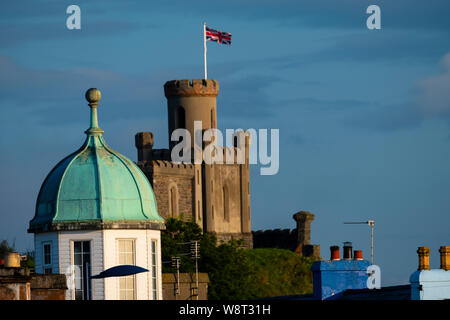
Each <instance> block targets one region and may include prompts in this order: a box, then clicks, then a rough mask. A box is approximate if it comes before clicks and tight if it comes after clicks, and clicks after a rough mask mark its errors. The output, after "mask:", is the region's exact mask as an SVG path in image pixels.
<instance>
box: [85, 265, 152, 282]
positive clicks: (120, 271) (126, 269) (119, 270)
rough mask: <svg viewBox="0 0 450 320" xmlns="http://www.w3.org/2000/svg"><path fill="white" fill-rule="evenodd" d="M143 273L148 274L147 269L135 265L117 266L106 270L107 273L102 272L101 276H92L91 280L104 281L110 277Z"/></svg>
mask: <svg viewBox="0 0 450 320" xmlns="http://www.w3.org/2000/svg"><path fill="white" fill-rule="evenodd" d="M141 272H148V270H147V269H145V268H141V267H138V266H133V265H121V266H115V267H112V268H109V269H106V270H105V271H102V272H100V273H99V274H97V275H95V276H91V277H90V278H91V279H102V278H109V277H122V276H129V275H132V274H136V273H141Z"/></svg>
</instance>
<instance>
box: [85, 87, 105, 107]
mask: <svg viewBox="0 0 450 320" xmlns="http://www.w3.org/2000/svg"><path fill="white" fill-rule="evenodd" d="M101 98H102V94H101V92H100V90H98V89H97V88H90V89H89V90H88V91H86V100H87V101H88V102H89V103H98V102H99V101H100V99H101Z"/></svg>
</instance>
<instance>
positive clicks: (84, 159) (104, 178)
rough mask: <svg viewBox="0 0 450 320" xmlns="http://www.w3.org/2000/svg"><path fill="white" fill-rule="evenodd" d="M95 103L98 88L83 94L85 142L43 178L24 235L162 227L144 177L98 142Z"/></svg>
mask: <svg viewBox="0 0 450 320" xmlns="http://www.w3.org/2000/svg"><path fill="white" fill-rule="evenodd" d="M100 98H101V94H100V91H99V90H97V89H89V90H88V91H87V92H86V99H87V101H88V102H89V107H90V109H91V125H90V128H89V129H87V130H86V131H85V133H86V135H87V137H86V140H85V142H84V144H83V146H82V147H81V148H80V149H79V150H77V151H76V152H74V153H72V154H71V155H69V156H67V157H66V158H64V159H63V160H61V161H60V162H59V163H58V164H57V165H56V166H55V167H54V168H53V169H52V170H51V171H50V173H49V174H48V176H47V177H46V179H45V181H44V183H43V184H42V187H41V189H40V192H39V196H38V199H37V203H36V212H35V216H34V218H33V220H31V221H30V229H29V232H34V233H39V232H48V231H57V230H83V229H130V228H132V229H162V228H164V220H163V218H161V217H160V216H159V214H158V210H157V205H156V199H155V195H154V193H153V190H152V187H151V185H150V183H149V181H148V180H147V178H146V176H145V175H144V173H143V172H142V171H141V170H140V169H139V168H138V166H137V165H136V164H135V163H134V162H133V161H131V160H129V159H128V158H127V157H125V156H123V155H121V154H120V153H118V152H116V151H114V150H113V149H111V148H110V147H109V146H108V145H107V144H106V142H105V140H104V139H103V135H102V134H103V130H102V129H100V128H99V127H98V121H97V106H98V102H99V100H100Z"/></svg>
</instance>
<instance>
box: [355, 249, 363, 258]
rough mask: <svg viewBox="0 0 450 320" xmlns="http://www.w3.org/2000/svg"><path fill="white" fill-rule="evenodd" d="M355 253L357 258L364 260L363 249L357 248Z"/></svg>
mask: <svg viewBox="0 0 450 320" xmlns="http://www.w3.org/2000/svg"><path fill="white" fill-rule="evenodd" d="M354 253H355V254H354V259H355V260H363V254H362V250H355V251H354Z"/></svg>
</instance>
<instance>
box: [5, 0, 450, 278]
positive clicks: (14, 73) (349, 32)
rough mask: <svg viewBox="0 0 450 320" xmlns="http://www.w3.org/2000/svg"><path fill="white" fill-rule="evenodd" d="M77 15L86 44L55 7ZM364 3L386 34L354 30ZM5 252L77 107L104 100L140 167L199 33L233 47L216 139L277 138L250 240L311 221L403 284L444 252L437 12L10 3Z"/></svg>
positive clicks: (255, 197) (446, 136)
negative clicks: (424, 256) (141, 146)
mask: <svg viewBox="0 0 450 320" xmlns="http://www.w3.org/2000/svg"><path fill="white" fill-rule="evenodd" d="M71 4H77V5H79V6H80V8H81V20H82V21H81V30H72V31H70V30H68V29H67V28H66V18H67V16H68V15H67V14H66V8H67V7H68V6H69V5H71ZM370 4H377V5H379V6H380V8H381V24H382V29H381V30H368V29H367V28H366V19H367V17H368V15H367V14H366V13H365V12H366V8H367V7H368V6H369V5H370ZM0 7H1V8H0V115H1V116H0V121H1V122H0V143H1V145H0V146H1V149H2V152H1V156H0V165H1V168H2V169H1V171H0V172H1V176H0V178H1V181H2V184H1V192H0V238H2V239H3V238H6V239H8V240H10V241H13V240H15V242H16V245H17V247H18V248H19V249H22V250H24V249H26V248H32V247H33V242H32V236H31V235H29V234H27V233H26V229H27V227H28V222H29V220H30V219H31V218H32V217H33V215H34V206H35V201H36V197H37V193H38V191H39V187H40V185H41V183H42V181H43V180H44V178H45V176H46V175H47V173H48V172H49V171H50V170H51V168H52V167H53V166H54V165H55V164H56V163H57V162H58V161H59V160H60V159H62V158H63V157H64V156H66V155H67V154H69V153H71V152H72V151H74V150H75V149H76V148H78V147H79V146H80V145H81V144H82V143H83V141H84V133H83V132H84V130H85V129H86V128H87V127H88V122H89V110H88V107H87V105H86V101H85V100H84V92H85V91H86V89H88V88H90V87H97V88H99V89H100V90H101V91H102V100H101V105H100V107H99V122H100V126H101V127H102V129H104V130H105V135H104V136H105V139H106V140H107V142H108V143H109V145H110V146H111V147H113V148H114V149H116V150H118V151H119V152H121V153H123V154H125V155H127V156H128V157H130V158H131V159H133V160H136V157H137V156H136V153H137V152H136V149H135V147H134V134H135V133H136V132H139V131H152V132H153V133H154V135H155V147H157V148H164V147H167V145H168V142H167V141H168V137H167V111H166V101H165V98H164V92H163V84H164V83H165V81H167V80H172V79H193V78H202V76H203V74H202V72H203V64H202V63H203V43H202V22H203V21H204V20H206V21H207V23H208V26H210V27H213V28H217V29H219V30H223V31H227V32H231V33H232V34H233V44H232V45H231V46H223V45H219V44H216V43H209V44H208V77H209V78H212V79H216V80H218V81H219V82H220V85H221V93H220V95H219V97H218V123H219V128H221V129H223V130H225V129H226V128H255V129H259V128H267V129H279V130H280V170H279V173H278V174H277V175H274V176H260V175H259V167H258V166H253V168H252V176H251V197H252V229H253V230H258V229H272V228H273V229H275V228H282V229H284V228H293V227H294V220H293V219H292V215H293V214H294V213H295V212H297V211H300V210H309V211H311V212H313V213H314V214H315V215H316V218H315V221H314V222H313V225H312V242H313V243H315V244H320V245H321V246H322V256H323V257H324V258H328V257H329V249H328V248H329V246H330V245H334V244H338V245H342V242H344V241H352V242H353V244H354V247H355V248H356V249H362V250H363V251H364V256H365V257H366V258H369V257H370V243H369V228H368V227H367V226H348V225H344V224H343V222H344V221H353V220H358V221H360V220H361V221H364V220H367V219H374V220H375V263H376V264H377V265H379V266H380V267H381V270H382V284H383V285H392V284H403V283H406V282H407V281H408V277H409V275H410V274H411V273H412V272H413V271H414V270H415V269H416V268H417V257H416V252H415V251H416V249H417V247H418V246H422V245H424V246H429V247H430V248H431V251H432V254H431V265H432V267H439V254H438V252H437V250H438V248H439V246H440V245H449V244H450V242H449V241H450V196H449V191H450V166H449V157H450V148H449V147H450V90H449V88H450V19H448V17H449V16H450V4H448V1H445V0H442V1H437V0H430V1H426V2H424V1H413V0H397V1H375V0H373V1H363V0H352V1H351V0H341V1H333V0H316V1H264V0H258V1H253V0H246V1H227V2H226V3H224V2H223V1H191V2H186V1H170V2H167V1H112V0H109V1H95V2H94V1H44V0H43V1H20V3H19V2H12V1H10V2H3V3H2V4H0Z"/></svg>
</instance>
